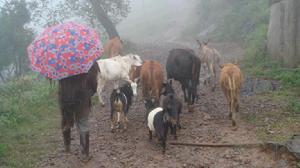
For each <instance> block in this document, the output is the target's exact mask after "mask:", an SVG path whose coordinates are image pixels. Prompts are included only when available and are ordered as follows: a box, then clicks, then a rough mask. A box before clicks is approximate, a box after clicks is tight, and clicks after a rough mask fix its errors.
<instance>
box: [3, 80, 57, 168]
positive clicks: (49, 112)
mask: <svg viewBox="0 0 300 168" xmlns="http://www.w3.org/2000/svg"><path fill="white" fill-rule="evenodd" d="M56 115H59V113H58V109H57V90H56V88H54V87H50V86H49V83H48V81H46V80H45V79H41V80H39V79H38V78H37V77H36V76H26V77H25V78H22V79H16V80H13V81H10V82H8V83H6V84H5V85H4V86H1V87H0V130H1V133H0V142H1V143H0V163H1V164H2V163H3V164H4V165H3V166H7V167H33V164H34V163H35V161H37V159H38V158H37V157H36V156H39V155H40V153H42V152H43V150H41V147H40V146H39V145H38V144H40V143H42V142H43V138H48V137H47V136H40V135H41V134H45V133H47V132H49V129H51V128H52V127H56V126H58V125H59V124H57V123H58V122H57V118H56V117H55V116H56ZM3 144H5V145H3ZM44 150H49V149H44ZM22 151H27V153H26V157H25V158H24V155H23V152H22Z"/></svg>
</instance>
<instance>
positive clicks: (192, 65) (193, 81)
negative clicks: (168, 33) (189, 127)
mask: <svg viewBox="0 0 300 168" xmlns="http://www.w3.org/2000/svg"><path fill="white" fill-rule="evenodd" d="M200 67H201V63H200V59H199V58H198V57H197V56H196V55H195V53H194V52H193V51H192V50H190V49H172V50H171V51H170V52H169V56H168V59H167V64H166V70H167V78H168V79H175V80H177V81H179V82H180V83H181V88H182V91H183V93H184V101H185V102H187V103H188V105H189V111H192V110H193V109H192V105H193V104H194V102H195V98H196V97H197V86H198V84H199V75H200ZM186 90H187V92H186Z"/></svg>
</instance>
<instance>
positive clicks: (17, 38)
mask: <svg viewBox="0 0 300 168" xmlns="http://www.w3.org/2000/svg"><path fill="white" fill-rule="evenodd" d="M29 21H30V12H29V11H28V9H27V3H26V2H25V0H12V1H10V2H6V3H5V5H4V7H3V8H2V10H1V13H0V23H1V24H0V50H1V52H0V76H1V78H2V80H4V77H3V75H2V72H3V70H4V69H5V68H7V67H8V66H10V65H11V64H13V65H14V69H15V73H16V75H18V76H19V75H21V74H22V73H23V72H24V70H25V69H26V67H27V66H25V65H27V63H28V61H27V60H28V59H27V53H26V47H27V46H28V44H29V42H30V41H31V40H32V37H33V33H32V31H30V30H27V29H25V28H24V25H25V24H26V23H28V22H29Z"/></svg>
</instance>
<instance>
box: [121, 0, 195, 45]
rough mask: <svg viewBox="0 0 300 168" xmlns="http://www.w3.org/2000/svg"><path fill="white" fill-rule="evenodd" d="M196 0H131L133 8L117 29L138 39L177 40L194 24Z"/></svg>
mask: <svg viewBox="0 0 300 168" xmlns="http://www.w3.org/2000/svg"><path fill="white" fill-rule="evenodd" d="M195 2H196V0H176V1H174V0H163V1H162V0H132V1H131V12H130V13H129V15H128V17H127V18H125V19H124V20H123V21H122V22H121V23H120V24H118V26H117V29H118V31H119V33H120V36H121V37H122V38H124V39H128V40H131V41H136V42H145V41H147V42H155V41H159V40H163V41H176V40H179V39H181V38H182V34H183V32H184V30H185V29H186V28H187V27H189V26H190V25H191V24H193V20H194V19H195V17H193V16H192V15H193V14H194V10H195Z"/></svg>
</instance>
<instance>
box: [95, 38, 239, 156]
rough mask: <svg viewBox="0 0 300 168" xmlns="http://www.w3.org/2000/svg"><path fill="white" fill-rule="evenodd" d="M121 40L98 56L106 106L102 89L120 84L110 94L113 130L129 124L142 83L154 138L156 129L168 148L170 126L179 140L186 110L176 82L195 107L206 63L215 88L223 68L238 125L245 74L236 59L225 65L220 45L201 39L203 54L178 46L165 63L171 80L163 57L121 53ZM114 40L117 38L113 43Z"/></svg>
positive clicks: (231, 110) (222, 77)
mask: <svg viewBox="0 0 300 168" xmlns="http://www.w3.org/2000/svg"><path fill="white" fill-rule="evenodd" d="M117 40H118V39H117ZM119 43H121V42H120V41H118V43H117V44H116V45H115V46H117V49H116V48H115V47H111V46H105V47H106V48H109V47H111V48H112V49H109V50H113V51H110V52H108V53H109V57H110V58H107V59H101V60H98V61H97V63H98V65H99V68H100V73H99V75H98V88H97V92H98V96H99V100H100V103H101V104H102V105H105V104H104V101H103V99H102V96H101V92H102V89H103V87H104V85H105V83H106V82H107V81H114V89H113V91H112V93H111V95H110V107H111V131H112V132H114V131H115V130H116V129H117V128H121V127H122V128H123V129H125V130H126V129H127V124H128V119H127V114H128V112H129V108H130V106H131V105H132V103H133V96H135V95H137V89H138V85H139V86H141V90H142V97H143V100H144V105H145V108H146V113H145V116H146V117H145V119H146V120H145V121H147V125H148V127H149V139H152V133H153V132H155V133H156V135H157V136H158V138H159V140H160V141H161V143H162V146H163V152H165V148H166V138H167V134H168V129H170V130H171V135H173V136H174V138H175V139H177V135H176V129H177V128H179V129H180V128H181V125H180V114H181V111H182V108H183V105H182V102H181V101H180V99H178V97H177V96H176V92H175V90H174V88H173V86H172V80H176V81H178V82H180V84H181V87H182V91H183V94H184V102H185V103H187V107H188V111H189V112H192V111H193V105H194V102H195V100H196V99H198V98H199V95H197V86H198V85H199V83H200V70H201V67H202V70H203V71H204V75H205V76H204V79H205V81H204V83H205V84H206V85H207V86H209V87H211V90H212V91H214V89H215V87H216V84H217V75H216V74H217V71H218V69H219V67H220V68H221V73H220V85H221V88H222V91H223V92H224V94H225V97H226V99H227V101H228V104H229V117H230V119H231V120H232V126H236V124H237V123H236V112H238V110H239V102H238V99H239V92H240V88H241V81H242V74H241V72H240V69H239V67H238V66H237V65H235V64H231V63H226V64H222V65H220V59H221V55H220V54H219V52H218V51H217V50H216V49H214V48H211V47H209V46H208V44H207V42H200V41H198V40H197V43H198V45H199V51H198V52H197V54H195V52H194V51H193V50H191V49H172V50H171V51H170V52H169V55H168V58H167V62H166V67H165V70H166V72H167V74H166V78H167V80H165V75H164V68H163V65H162V64H161V63H160V62H158V61H156V60H144V61H142V59H141V58H140V56H138V55H133V54H128V55H125V56H120V55H117V54H120V53H119V51H120V49H121V47H120V46H122V45H119ZM113 44H114V43H111V45H112V46H113ZM116 55H117V56H116ZM120 80H123V81H126V82H125V84H122V85H119V84H118V83H119V81H120ZM162 95H163V96H162ZM161 97H163V98H162V100H161Z"/></svg>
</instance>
